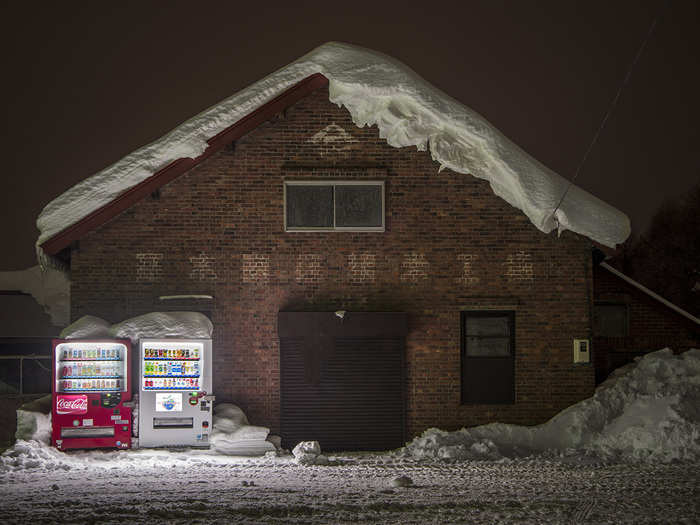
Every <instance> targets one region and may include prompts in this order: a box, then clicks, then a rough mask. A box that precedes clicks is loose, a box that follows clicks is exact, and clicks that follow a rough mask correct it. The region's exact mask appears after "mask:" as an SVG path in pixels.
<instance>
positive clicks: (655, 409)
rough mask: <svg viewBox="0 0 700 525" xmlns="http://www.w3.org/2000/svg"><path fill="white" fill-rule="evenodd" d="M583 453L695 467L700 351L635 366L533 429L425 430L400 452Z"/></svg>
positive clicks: (699, 436) (451, 455) (477, 455)
mask: <svg viewBox="0 0 700 525" xmlns="http://www.w3.org/2000/svg"><path fill="white" fill-rule="evenodd" d="M553 451H554V452H560V453H562V452H569V453H571V452H574V451H575V452H582V453H585V454H592V455H595V456H597V457H600V458H603V459H607V460H617V461H649V462H654V461H660V462H664V463H668V462H672V461H677V460H683V461H685V460H689V461H697V460H700V350H697V349H694V350H689V351H687V352H685V353H683V354H681V355H678V356H674V355H673V352H672V351H671V350H670V349H668V348H665V349H663V350H659V351H657V352H653V353H650V354H647V355H645V356H643V357H642V358H638V359H637V360H636V361H635V362H634V363H631V364H629V365H627V366H625V367H624V368H623V369H620V370H619V371H618V372H617V373H615V374H613V375H612V376H611V377H610V378H609V379H608V380H607V381H605V382H604V383H603V384H601V385H600V386H599V387H598V388H597V389H596V392H595V394H594V395H593V397H591V398H589V399H585V400H583V401H581V402H579V403H577V404H575V405H573V406H571V407H569V408H567V409H565V410H563V411H562V412H560V413H559V414H557V415H556V416H554V417H553V418H552V419H550V420H549V421H548V422H546V423H544V424H542V425H539V426H535V427H522V426H517V425H506V424H502V423H492V424H489V425H483V426H480V427H474V428H469V429H462V430H459V431H456V432H446V431H443V430H438V429H429V430H426V431H425V432H424V433H423V435H421V436H420V437H417V438H415V439H414V440H413V441H412V442H410V443H409V444H407V445H406V447H405V448H404V449H403V450H402V451H401V453H402V454H407V455H410V456H412V457H414V458H419V459H422V458H445V459H499V458H502V457H521V456H527V455H530V454H537V453H543V452H553Z"/></svg>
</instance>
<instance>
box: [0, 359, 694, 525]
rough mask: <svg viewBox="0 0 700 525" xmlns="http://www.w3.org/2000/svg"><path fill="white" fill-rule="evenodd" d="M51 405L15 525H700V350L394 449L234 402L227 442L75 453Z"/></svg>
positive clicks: (5, 477)
mask: <svg viewBox="0 0 700 525" xmlns="http://www.w3.org/2000/svg"><path fill="white" fill-rule="evenodd" d="M37 405H39V404H37ZM36 410H38V408H37V406H30V407H24V410H20V411H18V428H19V429H20V430H19V432H18V437H20V438H23V439H20V440H18V442H17V443H16V444H15V446H14V447H12V448H11V449H9V450H7V451H6V452H4V453H3V454H2V456H0V516H3V518H5V519H4V522H6V523H25V522H28V521H38V522H42V523H43V522H51V521H56V522H71V523H80V522H96V521H99V522H101V523H117V522H129V523H134V522H136V523H138V522H152V521H154V520H155V521H158V522H162V521H168V522H172V523H197V522H201V523H212V522H221V523H261V522H262V523H328V522H331V523H503V522H511V523H615V524H617V523H700V498H698V494H700V350H689V351H688V352H685V353H683V354H681V355H678V356H676V355H673V353H672V352H671V351H670V350H669V349H663V350H659V351H657V352H653V353H651V354H648V355H646V356H644V357H643V358H642V359H638V360H637V361H636V362H635V363H632V364H630V365H627V366H626V367H624V368H622V369H620V370H619V371H618V372H617V373H615V374H614V375H613V377H611V378H610V379H609V380H608V381H606V382H605V383H603V384H602V385H600V386H599V387H598V389H597V390H596V393H595V395H594V396H592V397H591V398H589V399H586V400H584V401H581V402H580V403H577V404H576V405H573V406H572V407H569V408H568V409H566V410H564V411H562V412H561V413H560V414H558V415H556V416H555V417H554V418H552V419H551V420H550V421H548V422H547V423H544V424H542V425H539V426H536V427H520V426H516V425H504V424H498V423H496V424H491V425H484V426H481V427H475V428H471V429H463V430H461V431H457V432H445V431H441V430H437V429H430V430H427V431H426V432H425V433H424V434H423V435H422V436H419V437H417V438H416V439H414V440H413V441H411V442H410V443H408V444H407V445H406V447H403V448H402V449H399V450H396V451H392V452H385V453H353V454H350V453H344V454H330V455H325V454H321V450H320V449H319V447H318V444H316V443H313V442H309V443H304V444H303V445H299V446H298V447H296V448H295V450H294V451H293V453H294V456H292V455H289V454H288V453H287V454H280V451H279V450H276V448H275V447H279V442H278V441H275V440H274V439H272V441H275V446H273V444H272V442H271V441H270V440H271V438H268V441H265V439H266V437H267V435H268V429H267V428H264V427H255V426H251V425H249V423H248V420H247V418H246V416H245V414H243V412H242V411H241V410H240V409H238V408H237V407H235V406H233V405H230V404H223V403H222V404H219V405H217V406H216V407H215V417H214V431H215V432H214V435H213V437H212V445H213V448H212V450H186V451H174V450H173V451H169V450H149V449H141V450H134V451H113V452H112V451H76V452H70V453H66V452H61V451H58V450H56V449H54V448H51V447H50V446H49V445H48V428H49V424H48V416H47V415H43V414H40V413H39V412H37V411H36ZM310 437H311V436H310ZM234 454H250V455H252V454H264V455H262V456H260V457H253V458H244V457H240V456H236V455H234Z"/></svg>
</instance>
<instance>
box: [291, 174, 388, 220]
mask: <svg viewBox="0 0 700 525" xmlns="http://www.w3.org/2000/svg"><path fill="white" fill-rule="evenodd" d="M287 186H333V226H331V227H324V226H307V227H298V226H295V227H289V226H287ZM337 186H380V187H381V188H382V225H381V226H336V225H335V213H336V206H335V204H336V202H337V200H336V196H335V189H336V187H337ZM384 188H385V187H384V181H383V180H333V179H324V180H286V181H284V196H283V199H284V206H283V218H284V231H285V232H383V231H386V230H385V226H386V195H385V189H384Z"/></svg>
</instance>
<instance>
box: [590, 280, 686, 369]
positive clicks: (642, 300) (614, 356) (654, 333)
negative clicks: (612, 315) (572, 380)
mask: <svg viewBox="0 0 700 525" xmlns="http://www.w3.org/2000/svg"><path fill="white" fill-rule="evenodd" d="M593 277H594V283H595V285H594V299H595V301H597V302H611V303H619V304H626V305H627V312H628V319H629V335H628V336H626V337H602V336H596V337H594V339H593V355H594V361H595V368H596V380H597V381H602V380H604V379H605V378H606V377H607V376H608V374H609V373H610V372H612V371H613V370H614V369H615V368H618V367H620V366H622V365H624V364H626V363H629V362H632V360H633V359H634V358H635V357H636V356H640V355H643V354H645V353H648V352H653V351H655V350H660V349H661V348H665V347H670V348H672V349H673V350H674V351H675V352H677V353H678V352H682V351H685V350H687V349H688V348H700V326H698V325H697V324H696V323H694V322H693V321H691V320H690V319H687V318H686V317H683V316H682V315H680V314H679V313H677V312H675V311H673V310H672V309H670V308H669V307H667V306H666V305H664V304H662V303H660V302H659V301H657V300H656V299H654V298H652V297H650V296H649V295H648V294H646V293H644V292H642V291H641V290H639V289H638V288H636V287H634V286H632V285H631V284H629V283H628V282H626V281H625V280H624V279H621V278H619V277H617V276H616V275H614V274H613V273H611V272H609V271H608V270H606V269H605V268H601V267H599V266H596V267H595V269H594V271H593Z"/></svg>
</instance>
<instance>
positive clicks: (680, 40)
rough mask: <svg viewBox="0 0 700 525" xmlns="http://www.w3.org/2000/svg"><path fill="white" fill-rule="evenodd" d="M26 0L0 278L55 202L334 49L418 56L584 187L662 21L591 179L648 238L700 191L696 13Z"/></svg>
mask: <svg viewBox="0 0 700 525" xmlns="http://www.w3.org/2000/svg"><path fill="white" fill-rule="evenodd" d="M15 4H16V5H14V6H9V7H8V6H7V5H5V6H4V7H3V9H4V13H3V14H2V18H3V20H4V25H5V27H4V28H3V31H2V33H3V36H2V38H3V39H5V40H7V41H6V42H3V49H4V50H5V52H4V55H5V64H6V65H5V80H4V81H3V83H2V84H3V85H2V88H1V89H2V91H3V99H4V100H5V101H6V111H5V112H6V117H5V122H6V131H5V135H6V136H5V138H4V140H3V141H2V146H3V151H2V155H3V158H4V159H5V160H8V161H9V162H7V163H6V165H5V169H4V174H3V177H2V179H1V180H2V183H1V184H2V191H1V192H0V207H1V208H0V209H1V210H2V222H0V224H2V227H0V235H1V236H2V245H3V246H4V255H3V257H2V263H1V264H0V270H11V269H19V268H24V267H27V266H31V265H33V264H36V259H35V256H34V250H33V244H34V241H35V239H36V236H37V230H36V227H35V225H34V221H35V219H36V216H37V215H38V214H39V212H40V211H41V209H42V208H43V206H44V205H46V204H47V203H48V202H49V201H50V200H51V199H53V198H54V197H56V196H58V195H59V194H61V193H62V192H63V191H65V190H66V189H68V188H69V187H70V186H72V185H74V184H76V183H77V182H79V181H80V180H82V179H84V178H86V177H88V176H90V175H92V174H93V173H95V172H97V171H99V170H101V169H103V168H104V167H106V166H108V165H110V164H112V163H113V162H115V161H117V160H118V159H120V158H121V157H123V156H125V155H127V154H128V153H130V152H131V151H133V150H135V149H137V148H139V147H140V146H142V145H144V144H147V143H149V142H151V141H153V140H155V139H157V138H158V137H160V136H161V135H163V134H165V133H166V132H168V131H169V130H171V129H172V128H174V127H175V126H177V125H178V124H180V123H181V122H183V121H185V120H187V119H188V118H190V117H192V116H194V115H195V114H197V113H199V112H200V111H202V110H204V109H205V108H207V107H209V106H211V105H212V104H216V103H217V102H219V101H220V100H222V99H224V98H226V97H228V96H229V95H231V94H233V93H235V92H237V91H239V90H240V89H243V88H244V87H246V86H248V85H249V84H251V83H253V82H255V81H256V80H258V79H260V78H262V77H263V76H265V75H267V74H269V73H271V72H273V71H275V70H276V69H278V68H280V67H283V66H284V65H286V64H288V63H289V62H291V61H293V60H295V59H296V58H298V57H299V56H301V55H303V54H304V53H306V52H308V51H310V50H311V49H312V48H314V47H315V46H317V45H320V44H322V43H324V42H326V41H329V40H338V41H344V42H350V43H354V44H359V45H362V46H365V47H369V48H371V49H375V50H378V51H381V52H384V53H386V54H389V55H391V56H393V57H395V58H397V59H399V60H401V61H402V62H404V63H405V64H407V65H408V66H410V67H411V68H413V69H414V70H415V71H417V72H418V73H419V74H420V75H421V76H423V77H424V78H425V79H427V80H428V81H429V82H431V83H433V84H434V85H435V86H437V87H439V88H440V89H442V90H443V91H444V92H446V93H447V94H449V95H451V96H452V97H454V98H456V99H457V100H459V101H461V102H462V103H464V104H466V105H467V106H469V107H471V108H473V109H474V110H476V111H478V112H479V113H481V114H482V115H483V116H485V117H486V118H487V119H488V120H489V121H490V122H492V123H493V124H494V125H495V126H496V127H498V128H499V129H500V130H501V131H502V132H504V133H505V135H506V136H508V137H509V138H510V139H511V140H513V141H514V142H515V143H517V144H518V145H520V146H521V147H522V148H523V149H524V150H525V151H527V152H528V153H530V154H531V155H532V156H534V157H535V158H536V159H538V160H539V161H541V162H543V163H544V164H546V165H547V166H549V167H550V168H552V169H554V170H555V171H557V172H558V173H560V174H561V175H563V176H564V177H567V178H570V177H571V176H572V175H573V173H574V171H575V169H576V166H577V164H578V163H579V161H580V160H581V157H582V155H583V153H584V151H585V150H586V148H587V146H588V144H589V142H590V140H591V138H592V136H593V134H594V133H595V130H596V128H597V127H598V125H599V123H600V121H601V119H602V118H603V115H604V114H605V111H606V109H607V107H608V105H609V103H610V101H611V99H612V98H613V96H614V95H615V93H616V91H617V89H618V87H619V86H620V84H621V82H622V79H623V78H624V76H625V73H626V70H627V67H628V65H629V63H630V61H631V60H632V58H633V57H634V55H635V53H636V52H637V49H638V47H639V45H640V43H641V42H642V40H643V39H644V37H645V35H646V33H647V31H648V29H649V26H650V24H651V21H652V20H653V19H654V17H655V16H656V15H657V14H659V13H661V16H660V18H659V21H658V25H657V27H656V30H655V32H654V34H653V35H652V37H651V40H650V41H649V43H648V45H647V47H646V49H645V51H644V54H643V55H642V56H641V59H640V60H639V62H638V64H637V66H636V68H635V70H634V71H633V73H632V76H631V78H630V81H629V84H628V85H627V87H626V88H625V90H624V92H623V93H622V97H621V98H620V101H619V105H618V107H617V109H616V110H615V112H614V113H613V114H612V116H611V118H610V121H609V123H608V126H607V128H606V129H605V130H604V131H603V133H602V135H601V137H600V140H599V142H598V143H597V145H596V146H595V148H594V149H593V151H592V153H591V155H590V157H589V159H588V162H587V163H586V165H585V167H584V169H583V171H582V173H581V175H580V176H579V178H578V180H577V182H576V184H577V185H579V186H581V187H582V188H584V189H586V190H587V191H590V192H591V193H593V194H595V195H597V196H598V197H600V198H602V199H603V200H605V201H607V202H609V203H610V204H612V205H614V206H616V207H617V208H619V209H620V210H622V211H624V212H625V213H627V214H628V215H629V216H630V218H631V219H632V224H633V228H634V229H635V230H640V229H643V228H644V227H645V226H646V225H647V223H648V220H649V218H650V216H651V215H652V214H653V212H654V210H655V209H656V208H657V207H658V206H659V205H660V204H661V203H662V202H663V201H664V200H666V199H671V198H677V197H680V196H682V195H683V194H684V193H685V192H686V191H687V189H688V188H690V187H691V186H692V185H693V184H696V183H698V181H700V171H699V169H698V161H697V154H696V149H697V145H698V142H699V141H698V139H699V133H698V127H697V122H698V120H699V117H700V110H699V108H700V103H699V102H698V93H700V82H699V81H698V73H697V69H698V48H699V47H700V46H699V45H698V44H699V41H700V37H699V36H698V33H699V32H698V20H699V19H700V17H699V16H698V14H699V8H698V5H699V3H698V2H697V1H695V0H690V1H684V0H671V1H670V2H663V1H660V0H654V1H627V0H622V1H621V0H615V1H612V2H611V1H609V0H607V1H585V2H584V1H582V2H573V1H566V0H557V1H549V0H547V1H542V0H538V1H519V0H512V1H484V2H473V1H468V0H463V1H461V2H454V3H453V5H450V3H447V2H420V3H412V4H415V5H416V7H408V6H407V5H404V4H402V3H398V2H383V1H379V0H375V1H374V2H367V3H363V2H355V1H353V2H344V3H342V4H340V3H334V2H332V1H325V2H283V3H281V4H282V5H283V6H282V7H276V6H274V5H270V2H230V1H229V2H191V1H188V2H139V3H133V4H128V3H122V2H114V3H110V4H108V3H106V2H95V3H91V2H80V3H79V2H71V3H64V2H60V3H52V4H49V3H47V4H46V5H40V6H39V5H36V4H34V3H27V2H16V3H15ZM665 6H668V7H667V8H665ZM431 10H432V12H431Z"/></svg>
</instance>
